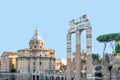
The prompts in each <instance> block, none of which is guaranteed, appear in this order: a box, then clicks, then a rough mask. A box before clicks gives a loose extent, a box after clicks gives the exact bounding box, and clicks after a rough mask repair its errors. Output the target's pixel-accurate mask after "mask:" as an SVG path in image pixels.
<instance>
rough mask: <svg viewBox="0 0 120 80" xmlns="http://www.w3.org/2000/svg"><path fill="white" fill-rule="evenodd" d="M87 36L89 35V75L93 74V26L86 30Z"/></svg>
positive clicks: (87, 43)
mask: <svg viewBox="0 0 120 80" xmlns="http://www.w3.org/2000/svg"><path fill="white" fill-rule="evenodd" d="M86 37H87V39H86V40H87V42H86V45H87V47H86V48H87V52H86V53H87V76H92V74H93V73H92V66H93V65H92V34H91V27H89V28H88V29H87V30H86Z"/></svg>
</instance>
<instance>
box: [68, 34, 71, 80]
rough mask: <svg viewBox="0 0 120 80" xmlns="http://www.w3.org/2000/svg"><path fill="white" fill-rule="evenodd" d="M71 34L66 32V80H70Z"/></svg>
mask: <svg viewBox="0 0 120 80" xmlns="http://www.w3.org/2000/svg"><path fill="white" fill-rule="evenodd" d="M71 77H72V69H71V34H67V80H71Z"/></svg>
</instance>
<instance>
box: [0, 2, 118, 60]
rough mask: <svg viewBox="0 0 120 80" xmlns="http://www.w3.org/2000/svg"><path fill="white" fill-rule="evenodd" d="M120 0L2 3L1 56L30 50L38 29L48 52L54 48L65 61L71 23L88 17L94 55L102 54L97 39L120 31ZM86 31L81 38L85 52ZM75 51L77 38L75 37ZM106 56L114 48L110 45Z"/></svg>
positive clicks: (0, 21)
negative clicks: (30, 43) (79, 18)
mask: <svg viewBox="0 0 120 80" xmlns="http://www.w3.org/2000/svg"><path fill="white" fill-rule="evenodd" d="M119 7H120V0H0V54H2V53H3V52H4V51H12V52H16V51H17V50H20V49H24V48H29V41H30V39H31V38H32V36H33V35H34V31H35V29H36V27H38V29H39V34H40V35H41V36H42V38H43V39H44V42H45V49H49V48H52V49H55V50H56V57H57V58H66V34H67V30H68V29H69V21H71V20H72V19H75V18H78V17H81V16H83V15H84V14H87V15H88V16H89V17H90V20H89V21H90V24H91V27H92V53H99V54H100V55H102V51H103V47H104V45H103V44H102V43H99V42H98V41H97V40H96V38H97V37H98V36H99V35H101V34H108V33H117V32H120V29H119V26H120V24H119V23H120V20H119V18H120V15H119V14H120V9H119ZM85 35H86V32H85V31H83V32H82V35H81V38H82V40H81V43H82V46H81V47H82V51H83V50H84V51H86V36H85ZM72 52H75V35H74V34H73V35H72ZM106 52H107V53H111V52H112V49H111V47H110V46H109V44H108V46H107V49H106Z"/></svg>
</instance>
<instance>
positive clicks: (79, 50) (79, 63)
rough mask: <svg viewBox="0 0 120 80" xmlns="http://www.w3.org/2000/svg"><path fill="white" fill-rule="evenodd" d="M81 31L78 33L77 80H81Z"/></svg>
mask: <svg viewBox="0 0 120 80" xmlns="http://www.w3.org/2000/svg"><path fill="white" fill-rule="evenodd" d="M80 33H81V32H80V31H76V80H81V60H80V54H81V48H80V47H81V45H80Z"/></svg>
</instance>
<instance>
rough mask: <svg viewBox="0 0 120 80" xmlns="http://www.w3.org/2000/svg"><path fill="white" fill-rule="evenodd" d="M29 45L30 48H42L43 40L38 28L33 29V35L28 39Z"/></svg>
mask: <svg viewBox="0 0 120 80" xmlns="http://www.w3.org/2000/svg"><path fill="white" fill-rule="evenodd" d="M29 46H30V49H39V50H43V49H44V40H43V38H42V37H41V36H39V31H38V29H36V30H35V34H34V36H33V37H32V38H31V39H30V42H29Z"/></svg>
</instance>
